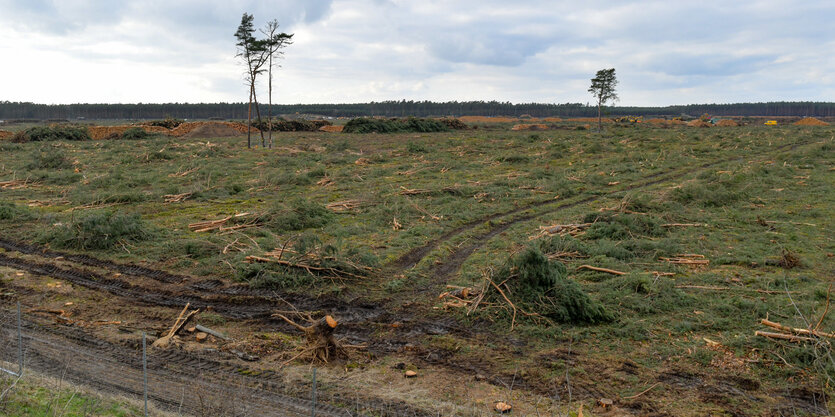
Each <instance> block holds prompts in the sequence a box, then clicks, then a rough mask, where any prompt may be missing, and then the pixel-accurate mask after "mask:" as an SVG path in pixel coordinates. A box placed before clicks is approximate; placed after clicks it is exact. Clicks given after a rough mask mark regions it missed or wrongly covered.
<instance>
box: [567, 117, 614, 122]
mask: <svg viewBox="0 0 835 417" xmlns="http://www.w3.org/2000/svg"><path fill="white" fill-rule="evenodd" d="M565 121H566V122H581V123H597V118H596V117H574V118H571V119H565ZM601 121H602V122H603V123H613V122H614V121H613V120H612V119H608V118H605V117H604V118H602V119H601Z"/></svg>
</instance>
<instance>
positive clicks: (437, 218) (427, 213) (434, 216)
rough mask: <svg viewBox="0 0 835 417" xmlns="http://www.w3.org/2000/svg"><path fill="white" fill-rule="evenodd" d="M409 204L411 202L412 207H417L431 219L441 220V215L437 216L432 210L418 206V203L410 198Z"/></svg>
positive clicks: (416, 208)
mask: <svg viewBox="0 0 835 417" xmlns="http://www.w3.org/2000/svg"><path fill="white" fill-rule="evenodd" d="M409 204H410V205H411V206H412V207H414V209H415V210H417V211H419V212H421V213H423V214H424V215H426V216H428V217H429V218H430V219H432V220H435V221H440V220H441V217H439V216H436V215H434V214H432V213H430V212H428V211H426V210H424V209H422V208H420V206H418V205H417V204H415V203H413V202H412V201H411V200H409Z"/></svg>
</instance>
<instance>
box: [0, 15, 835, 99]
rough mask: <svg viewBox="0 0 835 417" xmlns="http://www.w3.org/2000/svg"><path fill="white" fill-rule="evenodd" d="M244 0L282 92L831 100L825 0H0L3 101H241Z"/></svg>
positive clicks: (832, 64)
mask: <svg viewBox="0 0 835 417" xmlns="http://www.w3.org/2000/svg"><path fill="white" fill-rule="evenodd" d="M244 12H248V13H252V14H254V16H255V24H256V27H262V26H263V25H264V24H265V23H266V21H268V20H271V19H278V21H279V23H280V24H281V29H282V30H284V31H287V32H292V33H294V34H295V37H294V40H295V43H294V44H293V45H291V46H289V47H288V48H287V49H286V50H285V52H286V54H285V57H284V59H283V60H282V62H281V65H282V68H280V69H279V70H278V72H277V78H276V81H275V83H276V91H275V94H274V97H275V98H274V101H275V102H278V103H344V102H366V101H371V100H377V101H379V100H399V99H406V100H435V101H446V100H499V101H512V102H548V103H554V102H556V103H565V102H581V103H586V102H588V101H591V97H590V96H589V94H588V93H587V92H586V89H587V88H588V84H589V79H590V78H591V77H592V76H593V75H594V73H595V72H596V71H597V70H599V69H602V68H610V67H614V68H616V70H617V74H618V78H619V80H620V85H619V89H618V90H619V93H620V97H621V101H620V104H622V105H669V104H687V103H728V102H743V101H779V100H788V101H800V100H802V101H835V2H833V1H831V0H804V1H778V0H761V1H753V0H752V1H746V0H736V1H724V0H723V1H709V0H708V1H698V2H697V1H674V0H662V1H627V0H623V1H603V0H585V1H533V0H531V1H522V0H520V1H507V0H504V1H493V0H448V1H440V0H419V1H418V0H413V1H406V0H262V1H255V0H252V1H248V0H135V1H131V0H124V1H113V0H0V57H2V59H0V100H11V101H33V102H38V103H93V102H95V103H131V102H143V103H157V102H218V101H235V102H240V101H246V99H247V89H246V87H245V86H244V84H243V81H242V72H243V67H242V66H241V65H240V64H239V63H238V62H237V61H236V59H235V39H234V37H233V34H234V32H235V30H236V28H237V26H238V24H239V23H240V19H241V14H242V13H244ZM262 96H264V95H263V94H262Z"/></svg>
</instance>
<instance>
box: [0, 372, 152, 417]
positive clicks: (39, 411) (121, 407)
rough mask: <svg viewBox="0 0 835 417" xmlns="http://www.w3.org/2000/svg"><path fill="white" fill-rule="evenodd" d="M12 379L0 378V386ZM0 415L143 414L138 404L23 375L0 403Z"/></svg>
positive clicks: (130, 416) (110, 416)
mask: <svg viewBox="0 0 835 417" xmlns="http://www.w3.org/2000/svg"><path fill="white" fill-rule="evenodd" d="M12 382H13V380H12V379H11V378H8V377H0V389H2V390H5V389H6V388H8V387H9V386H10V385H11V383H12ZM0 414H2V415H5V416H15V417H55V416H101V417H133V416H141V415H143V411H142V409H141V408H140V407H139V406H136V405H133V404H129V403H127V402H125V401H119V400H116V399H112V398H104V397H100V396H98V395H95V394H90V393H88V392H86V391H85V390H82V389H80V388H77V389H76V388H73V387H72V386H70V385H69V384H67V383H63V384H59V383H58V382H57V381H47V380H41V379H38V378H29V377H25V378H23V379H21V380H20V381H18V382H17V384H15V385H14V387H12V388H11V389H10V390H9V392H8V394H7V397H6V398H4V399H3V401H1V402H0Z"/></svg>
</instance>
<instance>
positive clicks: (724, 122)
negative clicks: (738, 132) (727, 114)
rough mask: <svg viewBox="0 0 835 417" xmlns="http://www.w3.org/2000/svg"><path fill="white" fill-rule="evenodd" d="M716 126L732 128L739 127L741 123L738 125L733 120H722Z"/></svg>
mask: <svg viewBox="0 0 835 417" xmlns="http://www.w3.org/2000/svg"><path fill="white" fill-rule="evenodd" d="M716 126H721V127H732V126H739V123H737V122H735V121H733V120H731V119H722V120H720V121H718V122H716Z"/></svg>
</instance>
